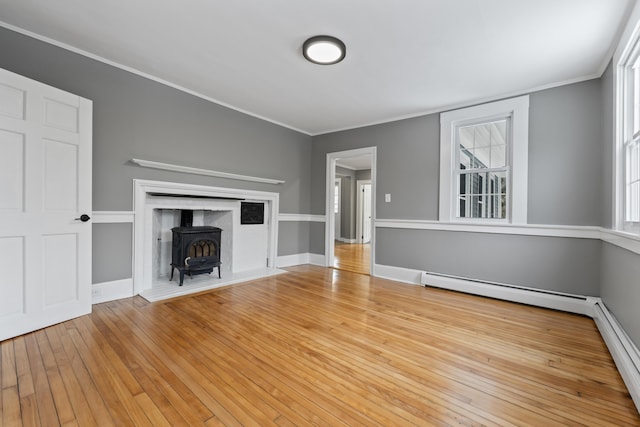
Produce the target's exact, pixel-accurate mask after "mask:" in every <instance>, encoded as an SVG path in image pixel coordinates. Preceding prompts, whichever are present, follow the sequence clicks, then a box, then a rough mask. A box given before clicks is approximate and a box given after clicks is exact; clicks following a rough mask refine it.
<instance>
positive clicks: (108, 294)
mask: <svg viewBox="0 0 640 427" xmlns="http://www.w3.org/2000/svg"><path fill="white" fill-rule="evenodd" d="M132 296H133V279H132V278H129V279H122V280H114V281H111V282H103V283H95V284H94V285H93V286H92V287H91V303H92V304H100V303H102V302H107V301H113V300H117V299H122V298H129V297H132Z"/></svg>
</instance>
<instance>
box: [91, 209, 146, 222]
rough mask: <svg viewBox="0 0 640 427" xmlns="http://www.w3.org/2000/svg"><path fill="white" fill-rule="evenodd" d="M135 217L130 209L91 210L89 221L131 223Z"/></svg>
mask: <svg viewBox="0 0 640 427" xmlns="http://www.w3.org/2000/svg"><path fill="white" fill-rule="evenodd" d="M134 219H135V213H134V212H132V211H93V213H92V215H91V222H93V223H94V224H116V223H131V224H133V221H134Z"/></svg>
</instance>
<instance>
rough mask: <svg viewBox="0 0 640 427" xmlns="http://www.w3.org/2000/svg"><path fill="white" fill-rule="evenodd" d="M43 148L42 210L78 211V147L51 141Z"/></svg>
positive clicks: (47, 141)
mask: <svg viewBox="0 0 640 427" xmlns="http://www.w3.org/2000/svg"><path fill="white" fill-rule="evenodd" d="M43 146H44V183H45V184H44V208H45V210H46V211H69V212H76V211H77V210H78V190H77V186H78V147H77V146H76V145H73V144H68V143H65V142H61V141H53V140H51V139H44V140H43Z"/></svg>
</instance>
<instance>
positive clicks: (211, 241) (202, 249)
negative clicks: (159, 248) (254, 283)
mask: <svg viewBox="0 0 640 427" xmlns="http://www.w3.org/2000/svg"><path fill="white" fill-rule="evenodd" d="M171 231H172V233H173V242H172V249H171V278H170V279H169V280H173V271H174V270H175V269H178V271H179V272H180V286H182V282H183V281H184V275H185V273H187V274H188V275H189V276H193V275H194V274H204V273H211V272H212V271H213V269H214V268H216V267H217V268H218V277H221V276H220V235H221V233H222V230H221V229H220V228H218V227H208V226H200V227H175V228H172V229H171Z"/></svg>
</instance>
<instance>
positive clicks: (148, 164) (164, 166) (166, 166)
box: [131, 159, 286, 184]
mask: <svg viewBox="0 0 640 427" xmlns="http://www.w3.org/2000/svg"><path fill="white" fill-rule="evenodd" d="M131 161H132V162H133V163H135V164H137V165H138V166H142V167H144V168H151V169H160V170H165V171H173V172H182V173H189V174H192V175H206V176H215V177H217V178H227V179H235V180H239V181H251V182H260V183H263V184H284V183H285V182H286V181H283V180H281V179H271V178H260V177H256V176H248V175H238V174H235V173H227V172H220V171H214V170H209V169H199V168H192V167H190V166H181V165H173V164H171V163H160V162H153V161H150V160H141V159H131Z"/></svg>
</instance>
